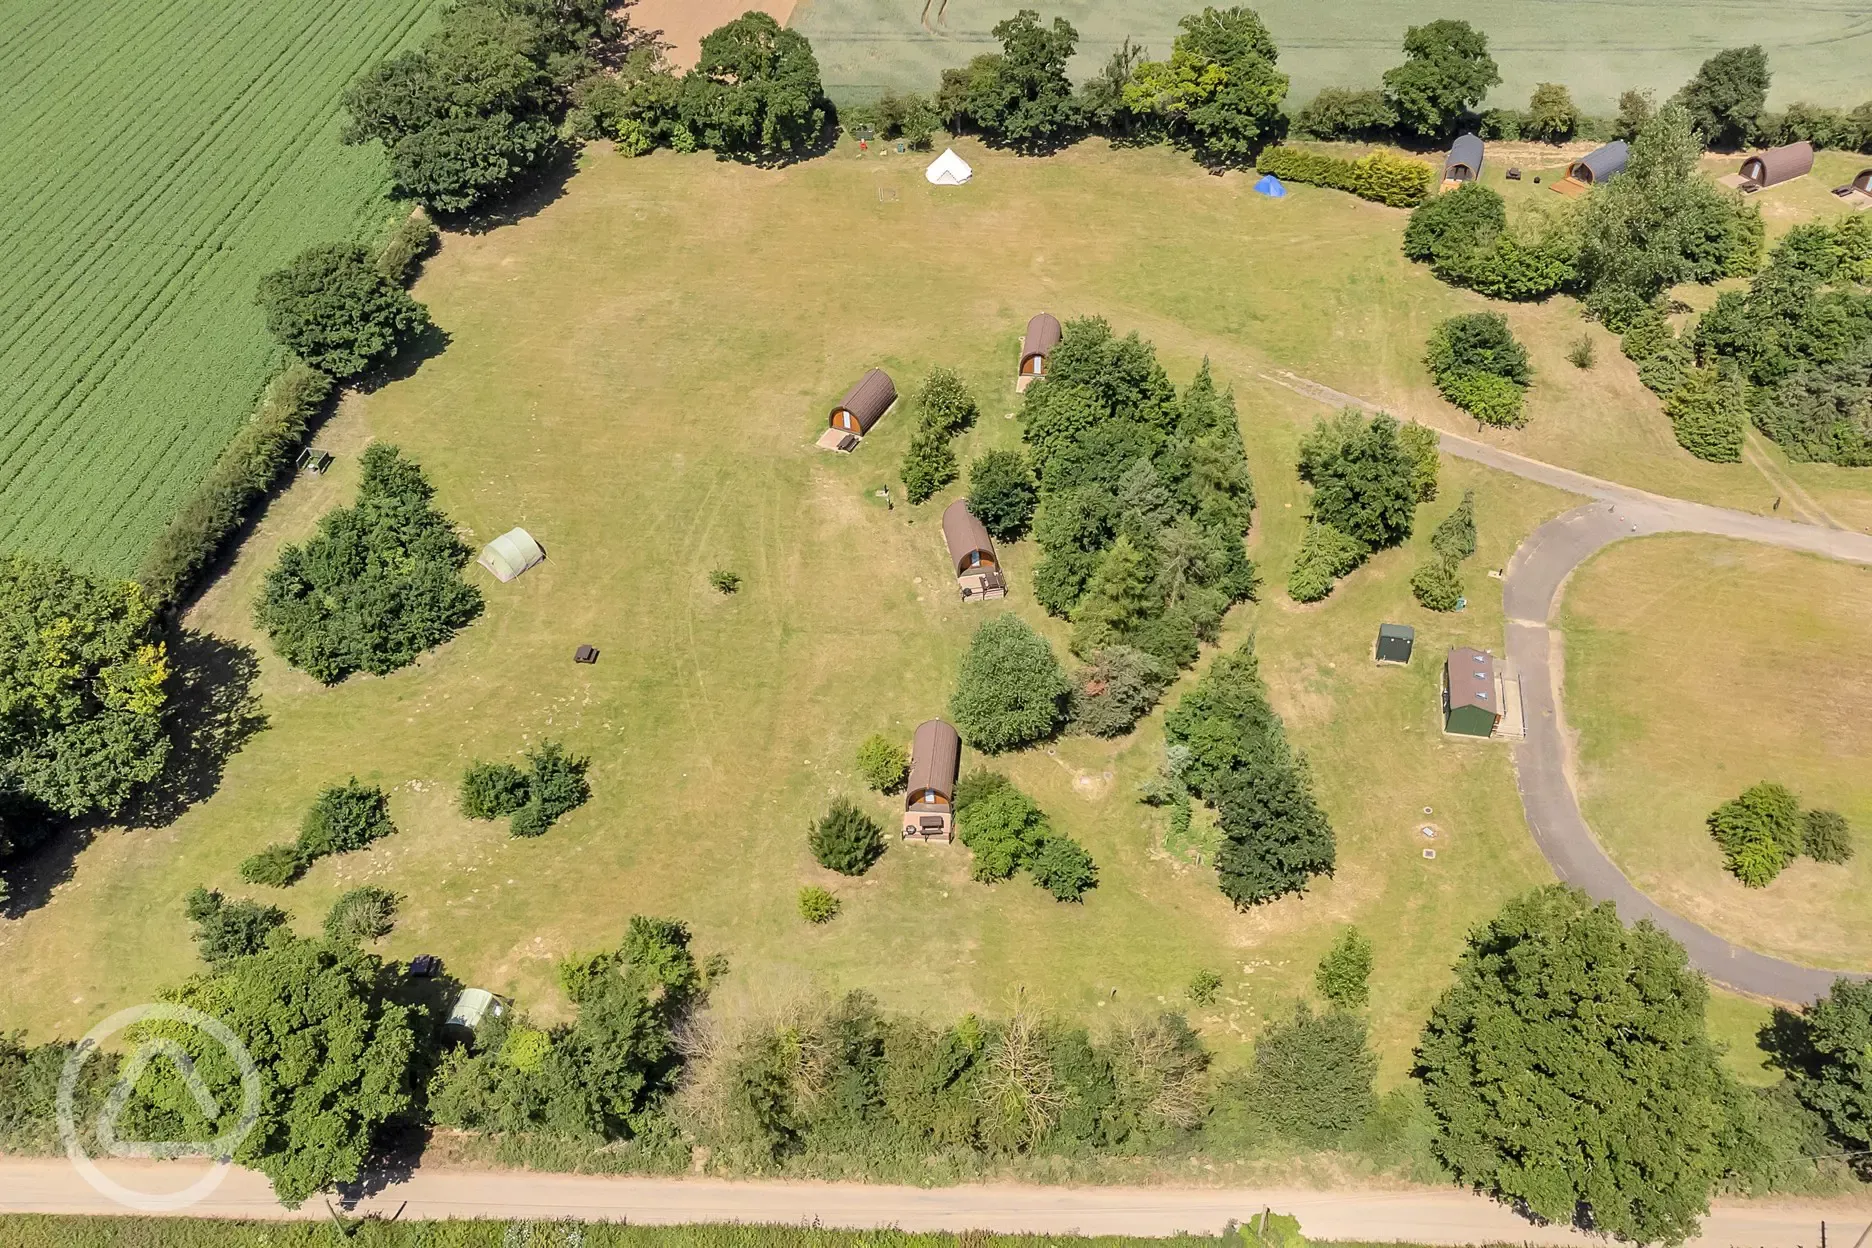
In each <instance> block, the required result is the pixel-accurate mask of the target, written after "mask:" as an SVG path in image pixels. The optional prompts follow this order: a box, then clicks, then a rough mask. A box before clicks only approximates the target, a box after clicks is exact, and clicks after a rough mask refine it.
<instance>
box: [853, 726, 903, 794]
mask: <svg viewBox="0 0 1872 1248" xmlns="http://www.w3.org/2000/svg"><path fill="white" fill-rule="evenodd" d="M858 774H859V775H861V776H863V777H864V780H865V783H866V784H868V785H870V786H871V787H872V788H874V789H876V790H877V791H878V792H880V793H895V792H896V791H897V790H898V789H901V788H902V787H903V785H904V779H905V777H907V776H908V775H909V774H910V755H909V754H907V753H906V752H905V751H904V748H903V746H901V745H899V744H897V743H896V742H895V741H893V740H891V739H890V738H889V737H887V736H885V735H884V734H883V733H880V732H874V733H872V734H871V735H870V736H868V737H866V738H865V739H864V742H863V743H862V744H861V745H859V747H858Z"/></svg>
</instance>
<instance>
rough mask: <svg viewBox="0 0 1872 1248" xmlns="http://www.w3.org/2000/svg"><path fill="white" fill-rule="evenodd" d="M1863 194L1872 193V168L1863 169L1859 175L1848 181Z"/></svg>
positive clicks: (1849, 184)
mask: <svg viewBox="0 0 1872 1248" xmlns="http://www.w3.org/2000/svg"><path fill="white" fill-rule="evenodd" d="M1847 185H1848V186H1850V187H1852V189H1853V190H1855V191H1858V192H1859V193H1860V194H1861V195H1872V169H1861V170H1860V171H1859V176H1858V177H1856V178H1854V179H1853V180H1852V181H1851V182H1849V183H1847Z"/></svg>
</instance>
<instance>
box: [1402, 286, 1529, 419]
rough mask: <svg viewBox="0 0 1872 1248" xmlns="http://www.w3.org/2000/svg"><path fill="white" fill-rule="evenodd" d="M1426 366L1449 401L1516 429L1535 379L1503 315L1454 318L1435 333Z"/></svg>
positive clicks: (1522, 350) (1432, 336)
mask: <svg viewBox="0 0 1872 1248" xmlns="http://www.w3.org/2000/svg"><path fill="white" fill-rule="evenodd" d="M1424 365H1425V366H1426V367H1427V368H1428V369H1429V370H1430V376H1431V378H1432V379H1433V380H1434V381H1435V382H1436V384H1437V389H1438V390H1440V391H1442V393H1443V397H1444V398H1446V399H1448V400H1449V401H1450V402H1451V403H1454V404H1455V405H1456V406H1457V407H1460V408H1462V409H1463V410H1464V411H1466V412H1468V413H1469V414H1470V415H1472V416H1474V417H1475V418H1476V419H1477V420H1479V421H1482V422H1483V423H1485V424H1491V425H1515V424H1520V423H1521V419H1522V391H1523V390H1524V389H1525V388H1526V386H1527V384H1528V381H1529V380H1530V379H1531V378H1532V376H1533V373H1532V370H1530V369H1529V368H1528V362H1527V348H1525V347H1523V346H1522V345H1521V344H1520V343H1519V342H1517V341H1516V340H1515V336H1514V333H1513V332H1512V331H1511V330H1510V329H1509V328H1508V320H1507V318H1506V317H1504V316H1502V315H1501V314H1500V313H1498V312H1472V313H1469V314H1468V315H1466V316H1452V317H1450V318H1449V319H1448V320H1446V321H1443V322H1442V323H1440V324H1439V325H1438V326H1437V327H1436V329H1434V330H1432V331H1431V334H1430V342H1429V345H1428V347H1427V348H1426V349H1425V351H1424Z"/></svg>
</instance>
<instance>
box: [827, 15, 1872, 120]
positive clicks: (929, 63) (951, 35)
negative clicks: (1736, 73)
mask: <svg viewBox="0 0 1872 1248" xmlns="http://www.w3.org/2000/svg"><path fill="white" fill-rule="evenodd" d="M1022 7H1027V8H1037V9H1039V10H1041V13H1042V15H1043V16H1044V17H1047V18H1051V17H1053V16H1055V15H1058V16H1062V17H1065V18H1066V19H1067V20H1068V21H1070V22H1072V23H1073V25H1074V26H1075V27H1077V28H1078V30H1079V34H1080V40H1079V51H1080V54H1079V57H1078V58H1077V61H1076V63H1075V64H1074V65H1073V67H1072V68H1073V73H1074V75H1075V76H1076V77H1083V76H1087V75H1090V74H1092V73H1094V72H1096V70H1097V69H1098V67H1099V66H1100V65H1101V64H1102V63H1103V62H1104V61H1105V59H1106V58H1107V57H1108V56H1110V55H1111V53H1112V50H1113V49H1114V48H1116V47H1117V46H1118V44H1119V43H1120V42H1121V41H1122V40H1124V39H1125V38H1126V37H1127V36H1128V37H1129V38H1130V39H1131V40H1132V41H1133V42H1134V43H1141V44H1143V45H1144V46H1145V47H1146V48H1148V49H1149V50H1150V52H1151V54H1152V55H1154V56H1160V57H1161V56H1165V55H1168V53H1169V51H1170V43H1171V40H1172V39H1173V38H1174V37H1175V35H1176V23H1177V19H1179V18H1180V17H1182V16H1183V15H1184V14H1186V13H1190V12H1194V11H1198V10H1200V9H1201V8H1202V5H1201V4H1199V3H1197V2H1196V0H1056V2H1055V3H1052V4H1038V5H1036V4H1023V3H1015V2H1014V0H927V3H926V0H800V2H799V4H798V5H797V6H796V7H795V9H794V11H793V18H792V25H793V26H794V27H796V28H797V29H799V30H801V31H804V32H805V34H806V35H807V36H808V37H809V38H810V39H811V40H812V41H813V47H814V48H815V49H816V50H817V51H818V54H819V63H820V65H822V66H823V67H824V70H825V81H826V84H827V86H828V87H829V88H831V89H832V90H833V91H834V92H835V94H836V93H840V92H845V93H850V94H852V95H867V94H872V93H875V92H877V91H879V90H882V89H884V88H893V89H896V90H899V91H904V90H917V91H928V90H933V89H934V87H935V84H936V80H937V77H938V75H939V74H940V73H941V71H942V70H943V68H945V67H946V66H950V65H960V64H962V63H963V62H965V61H967V60H968V58H970V57H971V56H976V55H979V54H980V53H982V52H989V51H994V50H996V48H997V46H998V45H997V44H996V43H995V42H994V38H993V36H992V35H991V34H990V33H989V32H990V30H991V29H992V28H993V26H994V25H995V23H996V22H999V21H1001V20H1003V19H1004V18H1006V17H1009V16H1011V15H1012V14H1013V12H1014V11H1015V10H1016V9H1019V8H1022ZM1254 7H1255V10H1256V11H1257V12H1258V13H1260V14H1261V17H1262V19H1263V20H1264V21H1266V22H1267V24H1268V29H1269V30H1270V31H1271V32H1272V33H1273V35H1274V40H1275V42H1276V43H1277V44H1278V45H1279V47H1280V50H1281V68H1282V69H1284V70H1285V71H1286V72H1287V73H1288V74H1289V75H1291V77H1292V78H1293V97H1294V98H1295V100H1296V101H1297V102H1298V103H1304V102H1306V100H1308V99H1310V98H1312V95H1313V93H1314V92H1316V91H1318V90H1319V89H1320V88H1321V87H1325V86H1367V85H1375V84H1376V83H1377V81H1378V76H1379V75H1380V74H1382V73H1383V72H1384V71H1385V70H1386V69H1388V68H1390V67H1391V66H1392V65H1395V64H1396V63H1397V62H1398V61H1399V60H1400V59H1401V54H1400V52H1399V45H1400V44H1401V43H1402V42H1403V39H1404V28H1405V27H1406V26H1408V25H1411V24H1413V23H1419V22H1427V21H1430V20H1433V19H1435V18H1440V17H1459V18H1466V19H1467V20H1469V21H1471V22H1473V23H1475V25H1476V26H1477V27H1478V28H1479V29H1481V30H1483V31H1485V32H1487V34H1488V36H1489V44H1490V50H1491V51H1492V52H1493V54H1494V56H1495V59H1496V61H1497V62H1499V63H1500V65H1501V71H1502V79H1503V82H1502V85H1501V86H1499V87H1497V88H1495V91H1494V93H1493V94H1492V95H1491V96H1490V102H1491V103H1494V104H1498V105H1503V106H1510V107H1522V106H1525V104H1526V103H1527V98H1528V94H1529V92H1531V91H1532V90H1533V89H1534V84H1535V83H1537V82H1563V83H1566V84H1567V85H1568V86H1569V87H1571V88H1572V90H1573V95H1574V98H1575V99H1576V100H1578V101H1579V103H1580V104H1581V105H1582V106H1583V107H1585V108H1588V109H1590V110H1593V111H1595V112H1603V113H1608V114H1609V113H1610V112H1611V111H1612V109H1613V105H1614V102H1615V101H1616V99H1617V97H1618V94H1619V92H1621V91H1624V90H1626V89H1627V88H1630V87H1651V88H1655V89H1656V90H1657V91H1658V93H1659V94H1660V95H1668V94H1669V93H1670V92H1672V91H1675V90H1676V89H1677V88H1678V87H1679V86H1680V85H1681V84H1682V83H1683V82H1684V80H1685V79H1687V78H1689V76H1690V75H1691V74H1692V73H1694V72H1695V71H1696V67H1697V66H1698V65H1699V64H1701V63H1702V62H1703V60H1704V59H1705V58H1707V57H1709V56H1711V55H1713V54H1714V53H1715V52H1717V51H1718V50H1720V49H1722V48H1730V47H1736V46H1738V45H1741V44H1750V43H1759V44H1761V45H1762V46H1763V47H1764V48H1766V49H1767V51H1768V56H1769V62H1770V65H1771V66H1772V68H1773V69H1774V72H1775V88H1774V95H1773V97H1772V100H1773V102H1774V103H1775V104H1776V105H1777V106H1780V105H1785V104H1787V103H1789V102H1790V101H1794V100H1808V101H1812V102H1814V103H1825V104H1837V105H1844V106H1847V107H1850V106H1852V105H1855V104H1859V103H1861V102H1863V101H1864V100H1865V99H1866V98H1867V97H1868V96H1872V84H1868V83H1867V81H1866V77H1865V70H1864V66H1865V61H1866V56H1867V53H1868V52H1872V16H1868V14H1867V12H1866V10H1865V7H1864V6H1863V5H1861V4H1857V3H1854V0H1793V2H1791V3H1780V2H1777V0H1736V2H1734V3H1725V4H1699V3H1695V2H1694V0H1632V2H1630V3H1622V4H1620V3H1611V2H1610V0H1584V2H1581V0H1575V2H1574V3H1569V4H1566V5H1565V6H1555V5H1554V4H1551V3H1545V2H1543V0H1498V2H1497V3H1485V2H1484V0H1437V3H1434V4H1431V3H1427V2H1426V0H1408V2H1407V3H1387V2H1384V0H1355V2H1352V3H1338V4H1317V3H1309V2H1308V0H1262V2H1261V3H1258V4H1256V5H1255V6H1254Z"/></svg>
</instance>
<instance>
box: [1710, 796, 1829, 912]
mask: <svg viewBox="0 0 1872 1248" xmlns="http://www.w3.org/2000/svg"><path fill="white" fill-rule="evenodd" d="M1708 823H1709V830H1710V835H1711V836H1713V837H1715V838H1716V843H1717V845H1719V846H1721V847H1722V851H1723V857H1724V859H1725V862H1726V865H1727V866H1728V868H1729V870H1730V871H1731V872H1732V873H1734V875H1735V877H1736V878H1737V879H1738V880H1740V881H1742V883H1744V884H1746V885H1747V886H1748V887H1750V888H1764V887H1766V886H1767V885H1768V884H1769V883H1770V882H1771V881H1773V879H1774V878H1775V876H1777V875H1779V874H1781V868H1783V867H1785V866H1787V864H1788V863H1790V862H1792V861H1794V859H1795V858H1797V857H1799V856H1800V853H1801V850H1802V849H1803V848H1804V847H1805V827H1804V825H1803V822H1802V819H1801V808H1800V802H1799V801H1798V800H1796V798H1795V797H1794V794H1792V793H1790V792H1789V791H1788V790H1787V789H1786V788H1785V787H1784V786H1782V785H1779V784H1771V783H1769V782H1768V781H1766V780H1764V781H1762V782H1761V783H1760V784H1756V785H1751V786H1750V787H1749V788H1747V789H1745V790H1743V792H1742V793H1741V795H1740V796H1738V797H1734V798H1731V799H1730V800H1729V801H1726V802H1724V803H1723V804H1722V805H1720V806H1718V807H1717V808H1716V809H1715V810H1713V811H1711V812H1710V816H1709V820H1708Z"/></svg>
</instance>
